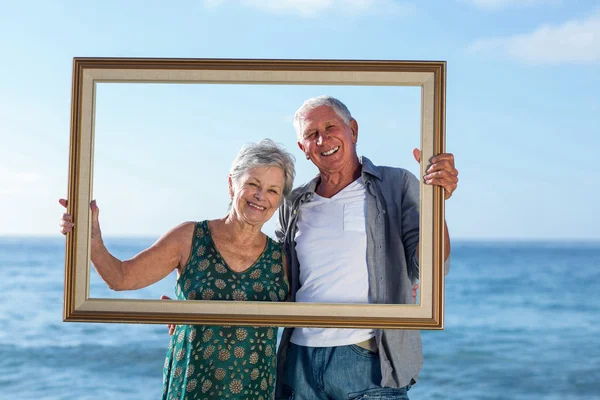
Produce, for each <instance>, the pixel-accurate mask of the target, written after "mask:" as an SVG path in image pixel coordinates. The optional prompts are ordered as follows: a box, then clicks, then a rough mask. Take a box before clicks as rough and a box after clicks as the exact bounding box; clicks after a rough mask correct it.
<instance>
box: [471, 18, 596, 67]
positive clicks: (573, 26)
mask: <svg viewBox="0 0 600 400" xmlns="http://www.w3.org/2000/svg"><path fill="white" fill-rule="evenodd" d="M468 50H469V51H470V52H473V53H478V52H485V53H492V52H493V53H499V54H505V55H508V56H510V57H512V58H514V59H517V60H520V61H524V62H527V63H531V64H559V63H592V62H599V61H600V12H596V13H595V14H594V15H592V16H591V17H588V18H586V19H581V20H571V21H567V22H565V23H563V24H561V25H555V26H552V25H542V26H541V27H539V28H537V29H536V30H535V31H533V32H531V33H528V34H522V35H515V36H510V37H503V38H490V39H482V40H478V41H476V42H474V43H473V44H471V45H470V46H469V48H468Z"/></svg>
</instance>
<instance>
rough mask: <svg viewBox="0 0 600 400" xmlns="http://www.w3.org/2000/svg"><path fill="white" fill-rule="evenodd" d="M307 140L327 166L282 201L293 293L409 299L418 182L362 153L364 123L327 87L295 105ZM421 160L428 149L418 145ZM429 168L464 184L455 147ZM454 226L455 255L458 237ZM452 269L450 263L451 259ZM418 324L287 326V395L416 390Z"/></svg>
mask: <svg viewBox="0 0 600 400" xmlns="http://www.w3.org/2000/svg"><path fill="white" fill-rule="evenodd" d="M294 126H295V128H296V132H297V135H298V146H299V147H300V149H301V150H302V152H303V153H304V154H305V155H306V158H307V159H308V160H311V161H312V163H313V164H315V166H316V167H317V168H318V169H319V174H318V176H317V177H316V178H315V179H313V180H312V181H311V182H309V183H307V184H306V185H304V186H301V187H299V188H297V189H295V190H294V191H293V192H292V194H291V195H290V196H289V197H288V198H287V200H286V201H285V203H284V204H283V205H282V206H281V207H280V211H279V224H278V227H277V232H276V234H277V237H278V239H279V240H280V241H281V242H283V243H284V248H285V252H286V255H287V259H288V265H289V268H290V274H289V278H290V284H291V300H292V301H299V302H319V303H327V302H337V303H344V302H345V303H350V302H351V303H378V304H386V303H387V304H402V303H409V302H411V301H413V298H412V290H411V288H412V284H413V283H414V281H415V280H416V279H417V278H418V270H419V264H418V250H417V249H418V243H419V182H418V180H417V178H416V177H415V176H414V175H412V174H411V173H410V172H408V171H406V170H404V169H401V168H392V167H381V166H375V165H373V163H371V161H370V160H369V159H367V158H366V157H361V158H359V157H358V156H357V153H356V143H357V140H358V123H357V121H356V120H355V119H354V118H352V115H351V114H350V111H349V110H348V108H347V107H346V106H345V105H344V104H343V103H342V102H340V101H339V100H337V99H335V98H332V97H328V96H321V97H316V98H313V99H309V100H307V101H306V102H305V103H304V104H303V105H302V107H300V109H299V110H298V111H297V112H296V115H295V117H294ZM413 153H414V156H415V159H416V160H417V161H420V153H419V151H418V150H417V149H415V150H414V151H413ZM431 161H432V165H431V166H430V167H429V168H428V170H427V175H425V176H424V177H423V179H424V181H425V183H426V184H433V185H440V186H442V187H443V188H444V190H445V198H446V199H447V198H449V197H450V196H451V195H452V192H453V191H454V190H455V189H456V186H457V183H458V177H457V176H458V171H457V170H456V169H455V168H454V156H453V155H452V154H440V155H438V156H436V157H434V158H433V159H432V160H431ZM444 229H445V242H446V254H445V259H446V260H448V256H449V253H450V238H449V236H448V231H447V228H446V227H444ZM446 268H447V265H446ZM422 361H423V358H422V354H421V337H420V334H419V332H418V331H413V330H373V329H334V328H295V329H293V328H289V329H285V331H284V333H283V336H282V339H281V345H280V348H279V353H278V373H277V386H278V388H277V398H278V399H291V398H293V399H295V400H304V399H352V398H357V399H358V398H361V399H362V398H365V399H366V398H386V399H408V395H407V391H408V389H409V388H410V386H411V385H412V384H414V383H415V382H416V379H417V375H418V373H419V370H420V369H421V365H422Z"/></svg>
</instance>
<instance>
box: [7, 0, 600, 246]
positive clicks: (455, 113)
mask: <svg viewBox="0 0 600 400" xmlns="http://www.w3.org/2000/svg"><path fill="white" fill-rule="evenodd" d="M6 3H8V4H6ZM6 3H3V4H2V5H0V54H1V56H2V61H3V62H2V63H1V64H0V71H1V72H2V74H1V75H2V78H1V79H0V93H1V94H2V95H1V96H0V235H57V231H58V228H57V222H58V219H59V216H60V213H61V212H62V210H61V208H60V206H59V205H58V203H57V201H56V200H57V199H58V198H59V197H64V196H65V195H66V192H67V172H68V158H69V155H68V152H69V113H70V90H71V72H72V71H71V67H72V58H73V57H83V56H98V57H100V56H114V57H194V58H203V57H224V58H302V59H306V58H308V59H398V60H445V61H447V62H448V94H447V149H448V151H449V152H452V153H454V154H455V156H456V160H457V162H456V163H457V167H458V169H459V170H460V184H459V190H457V192H456V194H455V195H454V196H453V197H452V198H451V199H450V200H449V201H448V202H447V207H446V210H447V220H448V223H449V226H450V230H451V234H452V236H453V237H454V238H462V239H524V238H525V239H569V240H579V239H588V240H600V212H598V211H597V209H596V207H595V206H596V204H597V203H598V198H599V197H600V188H599V185H598V183H599V182H600V179H599V178H598V171H599V170H600V169H599V168H598V160H599V157H598V155H597V149H598V148H599V147H600V138H599V136H600V135H599V134H600V129H599V128H598V125H599V123H600V77H599V74H598V71H599V70H600V68H599V67H600V2H597V1H566V0H563V1H560V0H529V1H524V0H520V1H517V0H448V1H445V2H438V1H419V2H417V1H414V2H411V1H392V0H371V1H369V0H352V1H350V0H347V1H342V0H304V1H303V0H263V1H259V0H210V1H209V0H206V1H200V0H198V1H189V2H187V1H180V2H172V4H170V5H168V6H167V5H166V2H162V1H160V2H159V1H143V2H142V1H129V2H121V1H89V2H79V1H62V2H41V1H40V2H32V1H20V2H6ZM51 3H52V4H51ZM124 3H127V4H124ZM323 93H329V94H334V95H336V96H338V97H340V98H341V99H342V100H343V101H345V102H346V104H347V105H348V106H349V108H350V110H351V111H352V112H353V114H354V116H355V117H356V119H357V120H358V123H359V146H358V149H359V153H361V154H364V155H366V156H369V157H370V158H372V159H373V160H374V161H376V162H379V163H384V164H391V165H396V166H403V167H406V168H409V169H411V170H413V171H415V172H416V163H415V162H414V160H412V159H411V154H410V151H411V149H412V148H413V147H416V146H418V123H419V121H418V117H417V116H416V114H418V107H419V97H418V95H419V94H418V91H415V89H404V90H401V89H399V88H362V89H361V88H346V87H329V88H328V87H314V86H313V87H289V88H286V87H273V86H268V87H262V88H260V87H256V86H255V87H252V88H244V87H241V86H237V87H231V86H228V87H227V86H213V87H208V86H206V85H203V86H197V85H193V86H181V85H164V86H156V85H150V86H148V85H147V86H140V85H138V86H136V85H117V86H115V85H113V86H111V85H109V84H105V85H102V86H101V87H99V91H98V109H97V112H98V121H97V133H96V134H97V144H96V145H97V147H96V154H95V174H96V176H95V181H94V197H96V198H97V199H98V204H99V206H100V208H101V223H102V228H103V232H104V233H105V234H108V235H148V236H156V235H160V234H162V233H164V232H166V230H168V229H169V228H170V227H172V226H174V225H177V224H178V223H180V222H182V221H185V220H195V219H204V218H216V217H221V216H223V215H224V213H225V212H226V208H227V204H228V197H227V192H226V188H227V187H226V178H227V171H228V168H229V164H230V162H231V160H232V159H233V157H234V155H235V153H236V152H237V150H238V149H239V147H240V146H241V145H242V144H244V143H245V142H248V141H251V140H258V139H260V138H261V137H265V136H269V137H273V138H274V139H276V140H277V141H279V142H281V143H283V144H284V145H285V146H286V147H287V148H288V149H289V150H290V151H291V152H292V153H293V154H294V155H295V156H296V158H297V161H298V180H297V183H298V184H299V183H301V182H304V181H305V180H306V179H308V178H310V177H311V176H312V175H313V174H314V173H315V170H314V167H312V166H311V165H310V164H309V163H308V161H306V160H305V159H304V158H303V157H302V154H301V153H300V151H299V150H298V149H297V146H296V143H295V142H296V141H295V136H294V131H293V128H292V122H291V118H292V115H293V113H294V111H295V110H296V108H297V107H298V106H300V104H301V103H302V101H303V100H304V99H305V98H308V97H311V96H313V95H320V94H323ZM272 227H273V224H272V223H270V224H268V225H267V226H266V227H265V231H270V230H271V229H272ZM267 233H270V232H267Z"/></svg>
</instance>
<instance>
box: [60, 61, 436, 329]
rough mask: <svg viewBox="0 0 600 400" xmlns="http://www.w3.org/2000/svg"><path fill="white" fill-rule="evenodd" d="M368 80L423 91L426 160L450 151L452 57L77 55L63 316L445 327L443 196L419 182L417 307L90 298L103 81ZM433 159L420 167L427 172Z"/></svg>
mask: <svg viewBox="0 0 600 400" xmlns="http://www.w3.org/2000/svg"><path fill="white" fill-rule="evenodd" d="M101 82H110V83H136V82H145V83H179V84H212V83H218V84H232V85H235V84H244V85H248V84H263V85H264V84H272V85H277V84H286V85H321V84H326V85H350V86H352V85H372V86H416V87H420V88H421V146H420V147H421V152H422V155H421V159H422V160H425V161H426V160H430V159H431V157H433V156H434V155H436V154H439V153H442V152H444V151H445V107H446V103H445V102H446V62H444V61H375V60H267V59H262V60H261V59H159V58H75V59H74V60H73V86H72V103H71V136H70V155H69V184H68V185H69V187H68V198H69V204H68V209H67V212H68V213H70V214H71V215H73V217H74V220H75V221H77V223H76V224H75V227H74V228H73V231H72V232H71V233H69V234H68V235H67V237H66V249H65V289H64V308H63V320H64V321H67V322H119V323H152V324H164V323H177V324H211V325H252V326H259V325H261V326H305V327H348V328H365V327H370V328H402V329H443V327H444V262H443V254H444V240H443V221H444V201H443V192H442V189H440V188H439V187H434V186H430V185H423V183H421V204H420V207H421V221H420V224H421V225H420V227H421V229H420V242H419V254H420V257H419V259H420V277H419V278H420V279H419V284H420V301H419V303H418V304H401V305H387V304H385V305H383V304H329V303H328V304H322V303H318V304H317V303H275V302H273V303H270V302H237V301H235V302H234V301H161V300H133V299H104V298H90V297H89V292H90V289H89V283H90V226H91V213H90V208H89V203H90V201H91V199H92V184H93V168H94V161H93V160H94V118H95V88H96V84H97V83H101ZM426 168H427V163H426V162H422V163H421V166H420V173H421V176H423V175H424V174H425V169H426Z"/></svg>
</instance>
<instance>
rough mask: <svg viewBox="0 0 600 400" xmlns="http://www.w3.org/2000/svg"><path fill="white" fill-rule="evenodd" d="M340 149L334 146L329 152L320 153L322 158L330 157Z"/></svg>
mask: <svg viewBox="0 0 600 400" xmlns="http://www.w3.org/2000/svg"><path fill="white" fill-rule="evenodd" d="M339 149H340V146H336V147H334V148H333V149H331V150H329V151H325V152H323V153H321V155H322V156H330V155H332V154H333V153H335V152H336V151H338V150H339Z"/></svg>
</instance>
